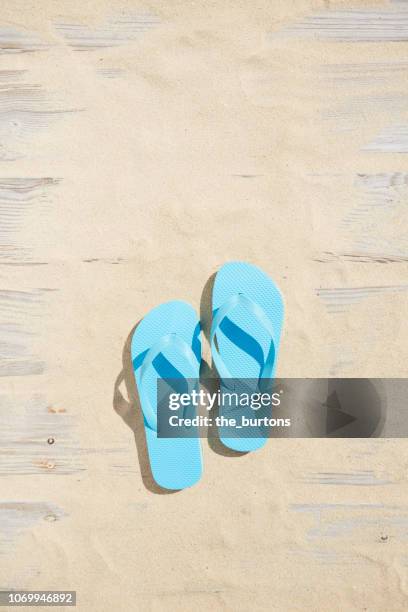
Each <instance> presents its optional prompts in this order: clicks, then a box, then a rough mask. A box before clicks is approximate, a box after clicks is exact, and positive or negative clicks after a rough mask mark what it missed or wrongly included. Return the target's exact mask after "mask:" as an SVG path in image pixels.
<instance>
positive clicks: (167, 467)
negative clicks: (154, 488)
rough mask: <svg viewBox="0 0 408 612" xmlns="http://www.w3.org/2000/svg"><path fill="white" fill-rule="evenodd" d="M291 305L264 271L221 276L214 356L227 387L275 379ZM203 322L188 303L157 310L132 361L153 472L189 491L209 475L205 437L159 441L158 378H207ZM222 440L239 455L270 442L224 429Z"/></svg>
mask: <svg viewBox="0 0 408 612" xmlns="http://www.w3.org/2000/svg"><path fill="white" fill-rule="evenodd" d="M283 311H284V307H283V300H282V297H281V294H280V292H279V290H278V289H277V287H276V285H275V284H274V283H273V281H272V280H271V279H270V278H269V277H268V276H266V274H264V272H262V270H260V269H259V268H257V267H256V266H253V265H250V264H247V263H242V262H232V263H228V264H225V265H224V266H223V267H222V268H221V269H220V270H219V272H218V273H217V275H216V277H215V282H214V287H213V292H212V326H211V336H210V341H211V351H212V358H213V363H214V365H215V368H216V370H217V372H218V375H219V377H220V382H221V386H222V385H223V381H225V380H227V379H231V378H234V379H240V380H244V379H252V380H254V379H255V380H258V379H266V378H268V379H269V378H272V377H273V376H274V372H275V367H276V360H277V354H278V350H279V343H280V335H281V329H282V323H283ZM200 332H201V327H200V322H199V320H198V317H197V315H196V312H195V311H194V309H193V308H192V306H190V304H188V303H187V302H183V301H178V300H177V301H172V302H167V303H166V304H161V305H160V306H157V308H154V309H153V310H152V311H150V312H149V314H148V315H147V316H146V317H144V319H143V320H142V321H141V322H140V324H139V325H138V326H137V328H136V329H135V332H134V334H133V337H132V343H131V356H132V363H133V370H134V374H135V379H136V385H137V389H138V392H139V398H140V404H141V408H142V412H143V419H144V426H145V431H146V442H147V449H148V453H149V459H150V465H151V470H152V475H153V478H154V479H155V481H156V482H157V484H159V485H160V486H161V487H163V488H166V489H184V488H186V487H190V486H192V485H193V484H195V483H196V482H197V481H198V480H199V479H200V477H201V474H202V455H201V444H200V440H199V438H198V437H192V438H159V437H158V435H157V382H158V379H160V378H162V379H180V378H183V379H199V377H200V364H201V338H200ZM220 439H221V441H222V443H223V444H224V445H225V446H227V447H229V448H231V449H233V450H237V451H244V452H245V451H251V450H255V449H257V448H260V447H261V446H263V445H264V444H265V441H266V438H265V437H250V438H244V437H234V436H232V435H229V432H228V428H223V429H222V430H221V431H220Z"/></svg>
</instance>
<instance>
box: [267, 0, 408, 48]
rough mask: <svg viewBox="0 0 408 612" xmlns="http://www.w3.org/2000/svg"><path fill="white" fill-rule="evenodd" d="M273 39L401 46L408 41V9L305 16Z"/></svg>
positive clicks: (351, 10) (378, 8)
mask: <svg viewBox="0 0 408 612" xmlns="http://www.w3.org/2000/svg"><path fill="white" fill-rule="evenodd" d="M272 36H273V37H296V38H299V37H302V38H313V39H317V40H324V41H336V42H348V43H352V42H375V43H381V42H401V41H406V40H408V7H407V6H406V4H403V3H400V4H395V5H394V6H392V5H391V6H389V7H385V8H382V7H381V6H374V7H372V8H371V7H367V8H349V9H339V10H327V11H321V12H317V13H314V14H312V15H307V16H306V17H305V18H304V19H302V20H300V21H298V22H295V23H292V24H289V25H288V26H287V27H285V28H283V29H282V30H280V31H278V32H276V33H274V34H273V35H272Z"/></svg>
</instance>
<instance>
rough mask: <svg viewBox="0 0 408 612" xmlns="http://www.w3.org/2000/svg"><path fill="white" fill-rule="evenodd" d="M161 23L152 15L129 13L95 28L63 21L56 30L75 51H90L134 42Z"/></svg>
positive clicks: (58, 23) (56, 25) (56, 24)
mask: <svg viewBox="0 0 408 612" xmlns="http://www.w3.org/2000/svg"><path fill="white" fill-rule="evenodd" d="M159 23H160V20H159V19H158V17H156V16H155V15H153V14H151V13H134V12H127V13H122V14H121V15H119V16H112V17H111V18H109V19H108V20H107V21H106V22H105V23H102V24H100V25H98V26H94V27H92V26H90V25H87V24H81V23H72V22H68V21H62V20H61V21H59V22H57V23H55V29H56V31H57V33H58V34H60V35H61V36H62V37H63V38H64V40H65V41H66V42H67V44H68V45H69V46H70V47H72V48H73V49H74V50H75V51H90V50H92V49H104V48H110V47H119V46H121V45H124V44H126V43H129V42H133V41H135V40H137V39H138V38H139V37H140V36H141V35H143V34H144V33H145V32H147V31H148V30H150V29H151V28H154V27H156V26H157V25H158V24H159Z"/></svg>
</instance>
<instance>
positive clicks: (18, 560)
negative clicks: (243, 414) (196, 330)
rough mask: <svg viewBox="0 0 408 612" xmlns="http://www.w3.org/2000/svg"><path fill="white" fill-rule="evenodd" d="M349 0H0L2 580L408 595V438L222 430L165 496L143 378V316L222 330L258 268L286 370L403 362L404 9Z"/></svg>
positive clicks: (272, 598)
mask: <svg viewBox="0 0 408 612" xmlns="http://www.w3.org/2000/svg"><path fill="white" fill-rule="evenodd" d="M333 5H334V3H332V2H329V1H326V2H324V1H322V2H317V1H313V2H305V1H301V0H296V1H293V2H290V3H286V2H270V1H269V2H266V1H265V2H263V1H260V0H254V1H253V2H251V3H248V2H243V1H242V2H231V1H230V2H227V1H221V0H219V1H213V2H203V1H201V0H199V1H197V2H192V3H191V2H186V1H185V0H180V1H177V0H176V1H171V2H154V3H153V2H146V3H143V4H141V3H139V2H122V1H120V0H111V2H101V1H98V2H89V3H86V4H84V3H83V2H77V1H70V2H68V1H67V2H61V1H59V0H58V1H55V2H43V3H40V5H39V4H38V3H34V2H29V1H28V0H27V1H24V0H14V1H13V2H7V1H3V2H2V3H1V9H2V10H1V18H0V48H1V49H2V51H3V52H2V54H1V55H0V111H1V116H0V136H1V138H0V142H1V149H0V153H1V155H0V175H1V177H2V178H0V203H1V206H0V226H1V225H2V223H3V230H4V231H3V233H1V234H0V247H1V250H0V263H2V264H3V265H1V266H0V284H1V295H0V297H1V300H0V306H1V308H0V317H1V320H0V324H1V325H2V327H1V329H2V330H4V333H5V334H6V346H5V349H4V350H5V354H4V359H3V362H4V363H5V364H6V365H7V367H6V366H4V368H5V369H4V370H2V376H1V378H0V381H1V386H2V391H1V397H0V400H1V401H0V410H1V413H0V419H1V422H0V432H3V439H4V440H5V444H4V445H3V452H2V450H1V447H0V457H1V455H2V454H3V457H4V461H7V462H8V463H7V466H8V468H7V470H2V471H1V490H2V493H1V501H0V587H2V588H4V589H6V588H7V589H9V588H16V589H18V588H21V589H23V588H24V589H72V590H76V591H77V597H78V607H79V609H81V610H95V611H98V612H105V611H109V610H120V611H122V610H123V611H128V610H137V611H139V610H140V611H143V612H144V611H145V610H154V611H156V610H157V611H158V610H163V611H168V610H171V611H173V610H174V611H177V612H179V611H180V612H181V611H184V610H185V611H188V612H190V611H191V610H193V609H196V610H200V611H201V610H202V611H205V610H231V611H234V612H238V611H245V612H246V611H248V612H249V611H251V612H252V611H255V610H279V611H282V612H286V611H292V610H293V611H295V610H296V611H297V610H316V611H317V610H318V611H322V612H326V611H328V610H330V611H337V610H338V611H342V612H343V611H349V610H353V611H354V610H356V611H357V610H358V611H360V610H361V611H362V610H369V611H370V612H371V611H380V610H381V611H382V610H387V611H388V612H394V611H395V612H397V611H399V610H405V609H406V608H407V598H408V583H407V577H408V576H407V568H408V554H407V550H406V541H407V540H406V538H407V535H408V496H407V482H406V467H407V459H406V453H405V450H406V443H405V441H404V440H399V441H398V440H386V439H381V440H380V439H379V440H334V441H333V440H274V441H270V442H269V444H268V445H267V446H266V447H265V448H264V449H263V450H261V451H259V452H256V453H253V454H248V455H245V456H242V457H229V456H224V455H223V454H222V453H221V452H217V449H215V450H214V449H213V448H211V447H210V446H209V445H208V443H207V441H206V440H203V441H202V442H203V444H202V447H203V455H204V475H203V478H202V480H201V482H200V483H199V484H198V485H196V486H195V487H193V488H192V489H190V490H185V491H182V492H178V493H173V494H159V492H158V491H157V490H156V489H155V487H154V485H153V483H152V482H151V479H150V477H149V470H148V463H147V462H146V457H145V454H144V449H143V435H142V433H143V432H142V430H141V427H140V420H138V416H137V414H136V409H135V397H134V389H132V386H131V384H130V385H129V376H128V373H127V371H126V346H127V341H128V337H129V334H130V333H131V330H132V328H133V327H134V325H135V324H136V323H137V321H138V320H140V319H141V318H142V317H143V316H144V315H145V314H146V313H147V312H148V311H149V309H150V308H152V307H153V306H155V305H156V304H158V303H160V302H162V301H166V300H170V299H185V300H188V301H189V302H191V303H192V304H193V305H194V307H195V308H196V309H197V312H200V308H201V313H202V315H203V317H204V318H205V317H206V316H208V308H207V304H206V300H205V295H204V299H202V293H203V289H204V287H205V285H206V283H207V281H208V279H209V278H210V277H211V275H212V274H214V272H216V270H217V269H218V267H219V266H221V265H222V264H223V263H224V262H226V261H230V260H234V259H240V260H245V261H249V262H252V263H255V264H257V265H259V266H261V267H262V268H263V269H264V270H265V271H266V272H267V273H268V274H270V276H271V277H272V278H273V279H274V280H275V281H276V283H277V284H278V285H279V286H280V288H281V290H282V292H283V295H284V299H285V306H286V321H285V327H284V335H283V338H282V347H281V353H280V356H279V365H278V373H279V375H280V376H294V377H300V376H333V375H335V376H343V375H344V376H367V377H375V376H391V377H396V376H402V377H403V376H405V375H406V373H407V358H408V348H407V347H408V343H407V341H406V340H407V334H408V323H407V319H406V311H407V304H408V295H407V290H408V281H407V263H406V261H407V258H408V240H407V238H406V227H407V225H406V224H407V210H408V209H407V202H408V197H407V183H408V179H407V176H408V175H407V174H405V172H406V156H404V152H406V151H405V149H404V147H408V137H407V136H406V133H407V129H408V128H407V125H408V104H407V102H406V99H407V93H408V77H407V74H408V73H407V71H406V67H407V65H408V62H407V60H406V42H403V41H400V42H398V41H397V40H396V37H397V36H396V34H395V33H396V32H399V33H400V34H399V36H405V37H406V38H408V32H407V31H405V30H404V27H405V25H404V24H405V21H404V16H405V18H406V19H408V12H407V10H406V7H405V8H404V3H402V2H400V3H397V2H394V3H385V2H384V3H381V2H377V3H375V2H372V3H368V2H363V3H360V4H359V5H358V4H357V3H356V2H353V3H351V2H339V3H337V4H336V7H337V8H333ZM359 7H360V8H361V7H363V8H364V10H365V12H363V16H362V17H361V13H357V12H356V10H357V9H358V8H359ZM352 9H354V11H353V10H352ZM319 14H321V15H322V17H321V21H319V22H318V21H316V20H315V21H313V20H312V21H310V20H309V21H308V18H309V19H310V16H316V15H319ZM384 15H385V17H384ZM305 20H306V21H305ZM296 24H297V27H294V26H295V25H296ZM299 24H300V25H299ZM302 24H303V25H302ZM305 24H306V25H305ZM322 24H323V25H322ZM333 24H334V25H333ZM398 24H399V25H398ZM401 24H402V25H401ZM401 31H402V34H401ZM16 32H17V34H16ZM345 32H346V33H347V36H346V35H345V34H344V33H345ZM350 32H351V34H350ZM364 32H366V35H365V36H366V38H367V36H368V35H369V37H371V38H369V40H367V39H364V36H363V35H362V33H363V34H364ZM367 32H368V34H367ZM372 32H374V33H372ZM16 41H17V42H16ZM404 126H405V127H404ZM404 129H405V132H404ZM404 134H405V136H404ZM10 177H12V178H13V179H19V180H22V181H23V182H22V183H18V185H17V187H16V184H15V183H12V184H11V186H10V180H9V179H10ZM33 178H34V179H37V178H40V179H44V178H47V179H52V180H48V181H42V182H41V181H40V183H39V185H37V186H33V184H32V183H30V180H31V179H33ZM24 181H25V182H24ZM10 194H11V195H10ZM10 202H11V204H10ZM19 202H20V204H19ZM21 202H22V203H23V204H21ZM10 211H11V212H10ZM13 211H19V212H18V214H17V213H15V215H14V216H13ZM2 215H3V217H2ZM16 215H17V216H16ZM6 219H8V221H7V223H9V225H6ZM10 219H11V221H10ZM10 224H11V225H10ZM10 227H11V229H8V228H10ZM2 253H3V256H2ZM2 257H3V259H2ZM15 292H17V293H15ZM10 304H11V305H10ZM205 357H206V359H207V360H208V359H209V352H208V346H206V347H205ZM9 364H12V366H13V370H12V372H11V371H10V370H9V369H7V368H9ZM10 367H11V366H10ZM126 383H128V384H126ZM33 398H35V402H36V403H35V402H34V404H33ZM33 411H34V412H33ZM35 411H38V419H37V417H36V418H35V419H33V418H32V415H33V414H35V415H37V412H35ZM50 436H51V437H53V438H54V443H53V444H50V443H49V442H47V440H48V439H49V437H50ZM0 444H1V440H0ZM325 474H326V476H324V475H325ZM327 475H328V476H327Z"/></svg>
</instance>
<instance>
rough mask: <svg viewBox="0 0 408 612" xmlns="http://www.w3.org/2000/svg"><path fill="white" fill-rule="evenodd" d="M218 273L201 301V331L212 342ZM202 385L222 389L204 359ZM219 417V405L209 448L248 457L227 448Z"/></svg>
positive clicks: (214, 411)
mask: <svg viewBox="0 0 408 612" xmlns="http://www.w3.org/2000/svg"><path fill="white" fill-rule="evenodd" d="M215 277H216V273H214V274H212V275H211V276H210V277H209V278H208V280H207V282H206V283H205V285H204V288H203V291H202V294H201V300H200V321H201V329H202V332H203V334H204V336H205V337H206V338H207V340H208V341H209V340H210V332H211V323H212V292H213V288H214V282H215ZM200 382H201V385H202V386H203V387H204V388H205V389H206V390H207V391H208V392H209V393H217V392H218V391H219V389H220V379H219V376H218V374H217V371H216V370H215V368H214V367H213V366H212V365H211V366H210V365H209V364H208V363H207V362H206V361H205V360H204V359H203V360H202V362H201V368H200ZM218 415H219V407H218V406H217V405H215V406H214V408H213V409H212V410H211V411H210V412H209V416H210V417H211V419H212V425H211V426H210V427H209V428H208V432H207V441H208V446H209V447H210V448H211V450H212V451H214V453H217V455H222V456H223V457H242V455H247V454H248V453H247V452H240V451H234V450H232V449H230V448H228V447H227V446H225V445H224V444H223V443H222V442H221V440H220V437H219V434H218V428H217V425H216V424H215V419H216V418H217V416H218Z"/></svg>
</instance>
